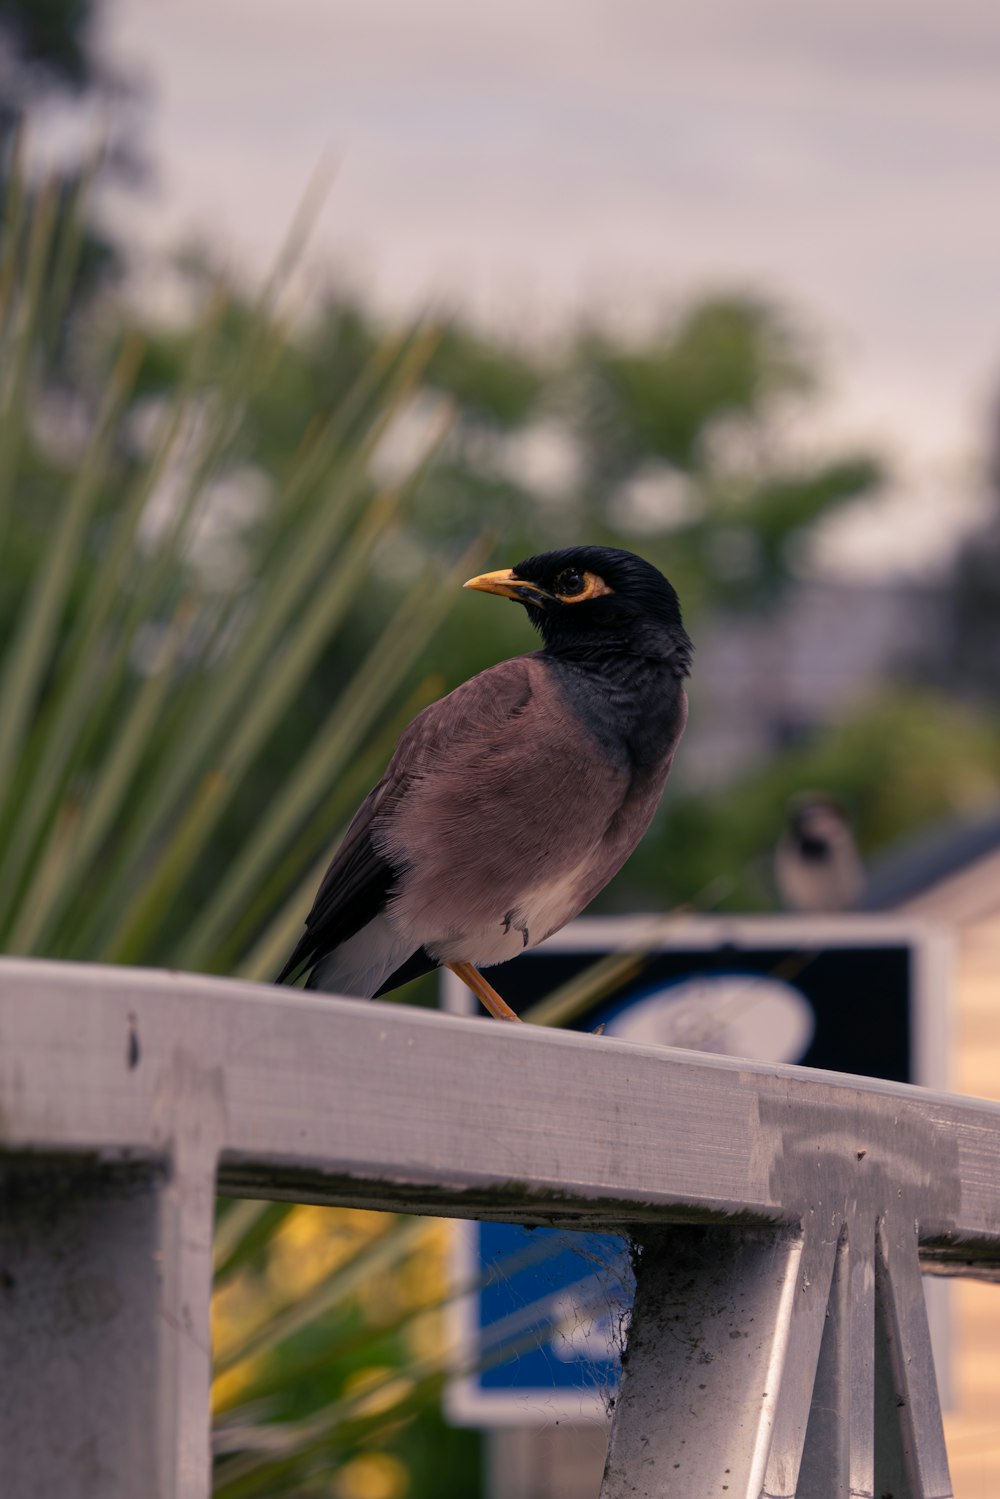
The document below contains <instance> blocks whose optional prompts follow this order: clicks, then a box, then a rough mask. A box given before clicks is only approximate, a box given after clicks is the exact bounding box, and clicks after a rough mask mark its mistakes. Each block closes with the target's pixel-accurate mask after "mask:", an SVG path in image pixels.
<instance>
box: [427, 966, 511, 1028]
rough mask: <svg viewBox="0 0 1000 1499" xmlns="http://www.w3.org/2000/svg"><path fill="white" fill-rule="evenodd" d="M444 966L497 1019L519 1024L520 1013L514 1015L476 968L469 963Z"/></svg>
mask: <svg viewBox="0 0 1000 1499" xmlns="http://www.w3.org/2000/svg"><path fill="white" fill-rule="evenodd" d="M444 966H445V967H446V968H450V969H451V971H452V973H453V974H454V975H455V977H456V978H460V979H461V980H462V983H463V984H466V985H467V986H468V987H469V988H470V989H471V990H472V992H473V994H474V995H475V996H476V998H477V999H478V1000H479V1002H480V1003H481V1004H483V1005H485V1007H486V1008H487V1010H489V1012H490V1014H491V1015H493V1016H494V1017H495V1018H496V1019H497V1020H516V1021H517V1022H518V1024H519V1025H520V1023H521V1017H520V1015H515V1014H514V1011H513V1010H512V1009H511V1007H510V1005H508V1004H505V1003H504V1001H503V1000H502V999H501V998H500V996H499V994H498V993H497V991H496V990H495V989H494V987H493V985H492V984H488V983H487V982H486V980H485V979H484V978H483V976H482V974H481V973H480V972H479V969H478V968H475V967H473V965H472V964H471V963H446V964H445V965H444Z"/></svg>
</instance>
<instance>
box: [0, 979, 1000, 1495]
mask: <svg viewBox="0 0 1000 1499" xmlns="http://www.w3.org/2000/svg"><path fill="white" fill-rule="evenodd" d="M0 1150H2V1155H0V1162H2V1169H3V1193H4V1198H3V1200H4V1211H3V1215H2V1222H0V1356H2V1360H3V1384H2V1388H3V1398H2V1400H0V1471H2V1472H3V1474H4V1480H3V1485H4V1487H3V1492H4V1493H10V1494H11V1495H22V1494H24V1495H28V1494H31V1495H34V1494H43V1493H44V1494H47V1493H52V1494H56V1493H58V1494H60V1495H66V1496H74V1495H77V1494H79V1495H83V1494H95V1495H97V1494H99V1495H100V1496H101V1499H138V1496H142V1499H206V1496H207V1495H208V1493H209V1490H210V1468H209V1418H208V1397H209V1381H210V1374H211V1352H210V1346H209V1298H210V1292H211V1248H212V1243H211V1240H212V1223H213V1203H214V1196H215V1192H216V1188H217V1187H218V1188H219V1189H221V1190H223V1191H226V1192H231V1193H234V1194H237V1195H243V1196H262V1197H274V1198H279V1197H280V1198H293V1199H297V1200H302V1201H310V1202H324V1203H342V1204H353V1205H358V1206H366V1207H374V1208H385V1209H406V1210H407V1211H410V1212H433V1213H443V1214H449V1215H453V1216H470V1217H482V1218H485V1217H495V1218H500V1219H503V1220H507V1221H521V1222H526V1223H550V1224H560V1225H562V1226H564V1227H567V1228H593V1227H602V1228H611V1227H614V1228H619V1229H621V1230H623V1231H625V1232H628V1233H630V1234H632V1235H633V1236H634V1238H635V1239H636V1241H637V1243H638V1244H639V1245H640V1255H639V1269H638V1291H637V1296H636V1305H635V1310H634V1313H633V1318H632V1328H631V1334H630V1340H629V1347H628V1349H627V1352H626V1358H625V1367H624V1373H623V1380H622V1388H621V1392H620V1395H619V1398H618V1402H617V1408H616V1411H615V1420H614V1425H613V1430H612V1437H611V1449H610V1454H609V1459H608V1468H607V1472H606V1474H605V1479H604V1485H603V1490H602V1493H603V1496H604V1499H625V1496H632V1499H653V1496H656V1499H665V1496H675V1495H677V1496H680V1495H683V1496H685V1499H703V1496H709V1495H720V1496H721V1495H724V1494H725V1495H727V1496H728V1499H765V1496H766V1499H778V1496H780V1499H790V1496H798V1499H821V1496H822V1499H828V1496H838V1499H840V1496H844V1499H847V1496H869V1495H876V1496H880V1495H884V1494H891V1495H892V1496H893V1499H943V1496H946V1495H949V1494H950V1493H951V1488H950V1483H949V1479H948V1466H947V1458H946V1454H945V1448H944V1440H943V1436H942V1428H941V1418H940V1411H939V1407H938V1400H937V1393H936V1388H935V1380H934V1370H933V1362H932V1357H931V1350H930V1342H929V1338H928V1334H927V1320H926V1314H925V1311H924V1301H923V1297H922V1294H921V1282H920V1273H921V1264H923V1267H924V1268H925V1269H927V1268H933V1269H937V1270H940V1271H942V1272H952V1273H959V1274H973V1275H981V1276H988V1277H991V1278H992V1277H996V1276H997V1275H998V1274H1000V1107H998V1106H995V1105H992V1104H987V1103H981V1102H977V1101H975V1100H968V1099H961V1098H954V1097H946V1096H944V1095H938V1094H933V1093H928V1092H925V1091H923V1090H921V1089H915V1088H907V1087H903V1086H899V1085H893V1084H884V1083H876V1082H870V1081H868V1080H865V1079H858V1078H849V1077H840V1076H834V1075H831V1074H824V1073H815V1072H809V1071H806V1070H804V1069H801V1068H794V1067H779V1066H762V1065H758V1064H750V1063H743V1062H740V1061H734V1060H731V1059H728V1058H721V1057H713V1056H703V1055H699V1054H695V1053H691V1052H679V1051H670V1050H666V1049H658V1048H653V1047H644V1046H635V1045H629V1044H627V1043H623V1042H616V1041H612V1040H608V1039H606V1038H604V1037H596V1036H585V1035H574V1034H566V1033H562V1032H557V1031H541V1030H538V1029H536V1028H534V1027H529V1026H523V1027H521V1026H505V1025H499V1024H497V1023H495V1022H491V1021H489V1020H486V1019H484V1020H478V1019H476V1020H472V1019H468V1020H466V1019H459V1018H455V1017H450V1016H445V1015H439V1014H436V1013H431V1012H427V1011H420V1010H414V1009H410V1008H406V1007H403V1006H395V1005H389V1004H374V1005H373V1004H366V1003H360V1002H355V1001H350V1000H331V999H329V998H325V997H324V998H313V997H311V996H309V995H305V994H297V993H285V992H280V993H276V992H275V991H274V990H273V989H270V988H265V987H259V986H256V985H250V984H239V983H232V982H228V981H221V980H210V979H199V978H193V977H187V976H176V975H170V974H164V973H153V972H145V971H138V970H128V969H109V968H96V967H85V966H78V965H69V964H56V963H32V962H23V961H19V960H4V961H2V962H0Z"/></svg>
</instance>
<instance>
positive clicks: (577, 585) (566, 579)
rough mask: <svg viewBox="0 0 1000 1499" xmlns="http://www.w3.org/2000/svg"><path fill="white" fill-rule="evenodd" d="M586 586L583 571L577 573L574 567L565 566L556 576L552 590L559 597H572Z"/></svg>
mask: <svg viewBox="0 0 1000 1499" xmlns="http://www.w3.org/2000/svg"><path fill="white" fill-rule="evenodd" d="M586 586H587V580H586V578H585V577H584V575H583V573H578V572H577V570H576V568H575V567H567V568H565V569H564V570H563V571H562V572H561V573H559V575H558V576H557V578H556V582H555V589H554V592H555V593H556V595H557V596H558V597H559V598H572V597H573V596H574V594H577V593H582V592H583V590H584V589H585V588H586Z"/></svg>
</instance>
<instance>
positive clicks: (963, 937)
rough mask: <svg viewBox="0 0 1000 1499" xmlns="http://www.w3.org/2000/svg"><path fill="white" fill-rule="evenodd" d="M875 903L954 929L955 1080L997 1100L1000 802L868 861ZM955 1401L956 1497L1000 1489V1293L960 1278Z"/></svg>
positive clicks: (951, 1431)
mask: <svg viewBox="0 0 1000 1499" xmlns="http://www.w3.org/2000/svg"><path fill="white" fill-rule="evenodd" d="M865 903H866V905H867V906H868V907H869V908H870V909H875V910H886V909H893V910H899V911H906V912H910V913H912V914H914V915H919V916H925V917H927V918H928V919H929V920H932V921H934V922H935V923H938V924H941V925H944V926H946V927H947V928H948V929H949V930H950V931H951V932H952V933H953V935H954V939H955V959H956V972H955V980H954V988H953V1007H954V1008H953V1030H954V1042H953V1048H952V1059H953V1060H952V1076H951V1080H950V1085H949V1086H950V1088H951V1089H952V1090H953V1091H954V1092H957V1093H971V1094H974V1095H976V1096H977V1097H979V1098H993V1099H997V1100H1000V807H998V808H996V809H995V810H994V811H993V812H992V814H990V815H988V816H985V817H982V818H979V819H977V820H975V821H973V820H968V821H964V820H963V821H961V822H956V823H952V824H949V825H947V826H944V827H940V828H937V829H935V830H933V831H931V832H930V833H928V834H925V835H922V836H921V837H919V838H916V839H913V840H907V841H906V842H905V843H904V845H903V846H901V847H900V848H898V849H896V850H893V851H891V852H890V853H889V854H888V855H887V856H886V857H885V858H884V859H883V860H882V861H881V862H880V863H878V864H876V865H875V866H874V867H873V869H872V871H871V879H870V882H869V887H868V891H867V896H866V902H865ZM952 1305H953V1309H954V1315H953V1323H952V1350H953V1358H952V1405H951V1409H950V1410H947V1411H946V1412H945V1433H946V1436H947V1440H948V1453H949V1458H950V1461H951V1476H952V1482H953V1483H954V1486H955V1495H956V1499H995V1496H996V1495H997V1494H1000V1296H998V1294H997V1289H996V1287H995V1286H992V1285H987V1284H984V1283H982V1282H978V1281H969V1280H958V1281H956V1283H955V1286H954V1292H953V1302H952Z"/></svg>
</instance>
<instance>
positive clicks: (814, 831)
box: [774, 791, 865, 915]
mask: <svg viewBox="0 0 1000 1499" xmlns="http://www.w3.org/2000/svg"><path fill="white" fill-rule="evenodd" d="M774 873H775V879H776V881H777V885H778V892H779V894H780V896H781V899H782V903H783V904H784V906H785V907H786V908H787V909H788V910H790V911H802V912H809V913H812V914H814V915H815V914H819V913H820V912H823V911H850V910H853V909H854V907H856V906H857V904H858V901H859V900H860V898H861V893H862V891H863V889H864V886H865V870H864V865H863V864H862V862H861V856H860V854H859V853H858V848H857V844H856V843H855V841H854V833H853V831H852V830H851V824H850V819H849V818H848V815H847V810H846V808H845V807H844V806H843V804H842V803H841V802H839V801H838V800H837V798H836V797H835V796H830V795H829V794H828V793H827V792H823V791H802V792H799V793H798V794H797V795H796V796H793V797H792V798H791V800H790V801H789V803H788V809H787V821H786V824H785V829H784V831H783V832H782V834H781V837H780V838H779V840H778V845H777V848H776V849H775V854H774Z"/></svg>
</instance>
